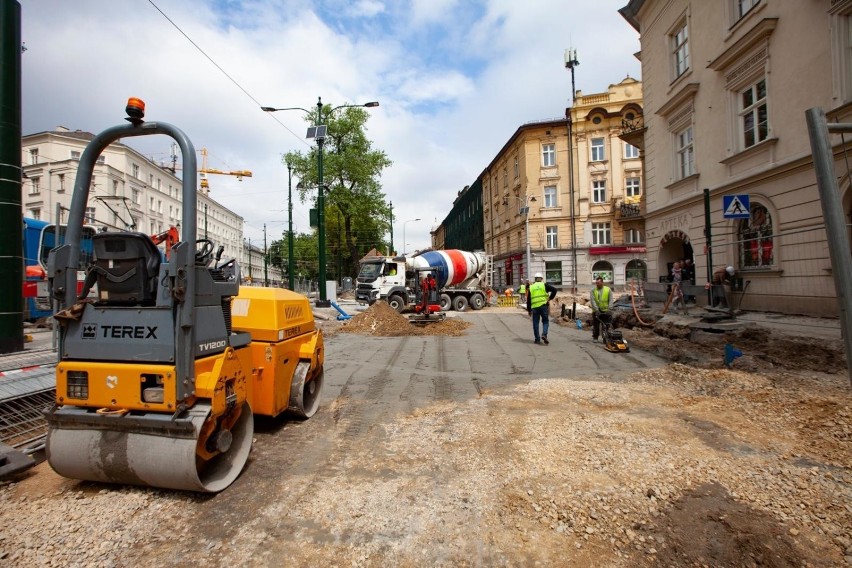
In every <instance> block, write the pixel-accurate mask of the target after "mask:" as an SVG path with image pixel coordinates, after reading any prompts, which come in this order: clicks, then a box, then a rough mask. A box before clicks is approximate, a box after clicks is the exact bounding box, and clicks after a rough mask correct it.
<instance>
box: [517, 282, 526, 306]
mask: <svg viewBox="0 0 852 568" xmlns="http://www.w3.org/2000/svg"><path fill="white" fill-rule="evenodd" d="M518 296H520V299H519V300H518V301H519V302H520V303H521V304H522V305H524V306H526V304H527V284H526V283H525V282H524V281H523V280H521V285H520V286H518Z"/></svg>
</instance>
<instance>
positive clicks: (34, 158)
mask: <svg viewBox="0 0 852 568" xmlns="http://www.w3.org/2000/svg"><path fill="white" fill-rule="evenodd" d="M37 163H38V148H30V164H37Z"/></svg>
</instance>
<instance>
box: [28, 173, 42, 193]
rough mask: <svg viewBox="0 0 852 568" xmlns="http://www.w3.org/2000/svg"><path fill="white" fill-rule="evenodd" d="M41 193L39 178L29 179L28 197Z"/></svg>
mask: <svg viewBox="0 0 852 568" xmlns="http://www.w3.org/2000/svg"><path fill="white" fill-rule="evenodd" d="M40 191H41V178H40V177H34V178H30V195H38V194H39V192H40Z"/></svg>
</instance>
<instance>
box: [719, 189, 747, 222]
mask: <svg viewBox="0 0 852 568" xmlns="http://www.w3.org/2000/svg"><path fill="white" fill-rule="evenodd" d="M749 211H751V210H750V209H749V204H748V195H723V196H722V214H723V216H724V217H725V219H748V218H749V216H750V214H749Z"/></svg>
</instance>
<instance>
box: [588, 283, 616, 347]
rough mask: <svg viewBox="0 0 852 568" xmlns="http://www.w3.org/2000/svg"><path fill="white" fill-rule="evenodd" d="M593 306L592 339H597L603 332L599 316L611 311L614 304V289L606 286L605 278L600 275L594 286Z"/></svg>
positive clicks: (591, 303)
mask: <svg viewBox="0 0 852 568" xmlns="http://www.w3.org/2000/svg"><path fill="white" fill-rule="evenodd" d="M590 300H591V302H590V305H591V306H592V341H597V340H598V336H599V335H600V332H601V321H600V319H598V316H599V315H601V314H605V313H608V312H609V308H610V306H611V305H612V290H610V289H609V286H604V283H603V278H601V277H600V276H598V277H597V278H596V279H595V287H594V288H592V294H591V298H590Z"/></svg>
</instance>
